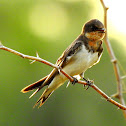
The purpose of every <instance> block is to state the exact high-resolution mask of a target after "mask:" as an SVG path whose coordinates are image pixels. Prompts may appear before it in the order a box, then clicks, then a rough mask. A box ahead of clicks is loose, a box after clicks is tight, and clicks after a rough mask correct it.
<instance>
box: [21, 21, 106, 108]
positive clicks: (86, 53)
mask: <svg viewBox="0 0 126 126" xmlns="http://www.w3.org/2000/svg"><path fill="white" fill-rule="evenodd" d="M104 35H105V28H104V25H103V23H102V22H101V21H99V20H98V19H91V20H89V21H88V22H86V23H85V24H84V25H83V27H82V31H81V34H80V35H79V36H78V37H77V38H76V39H75V40H74V41H73V42H72V43H71V44H70V45H69V46H68V48H67V49H66V50H65V51H64V52H63V53H62V55H61V56H60V57H59V58H58V60H57V61H56V64H55V65H57V66H59V67H60V68H62V70H63V71H65V72H66V73H67V74H68V75H70V76H71V77H73V78H74V79H75V80H77V79H81V78H84V73H85V71H86V70H87V69H88V68H91V67H92V66H93V65H95V64H97V63H98V62H99V60H100V58H101V55H102V52H103V47H102V43H103V41H102V40H103V38H104ZM67 80H68V78H67V77H66V76H65V75H63V74H62V73H61V72H60V71H59V70H58V69H56V68H54V69H53V70H52V71H51V72H50V74H48V75H47V76H45V77H43V78H42V79H40V80H38V81H36V82H35V83H33V84H30V85H28V86H26V87H25V88H23V89H22V90H21V92H22V93H27V92H29V91H32V90H33V89H36V91H35V92H34V93H33V94H32V95H31V96H30V97H29V98H31V97H32V96H34V95H35V94H36V93H37V92H38V91H40V90H41V89H42V88H43V87H44V86H46V89H45V90H44V92H43V93H42V95H41V96H40V98H39V99H38V101H37V102H36V104H35V105H34V106H33V107H36V106H37V105H38V104H39V103H40V104H39V107H41V106H42V105H43V104H44V103H45V101H47V99H48V98H49V97H50V95H51V94H52V93H53V92H54V91H55V90H56V89H57V88H59V87H60V86H61V85H63V84H64V83H65V81H67ZM85 80H86V79H85Z"/></svg>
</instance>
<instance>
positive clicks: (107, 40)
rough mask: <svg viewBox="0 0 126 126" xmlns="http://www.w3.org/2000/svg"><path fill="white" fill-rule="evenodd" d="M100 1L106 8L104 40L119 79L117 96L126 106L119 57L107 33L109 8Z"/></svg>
mask: <svg viewBox="0 0 126 126" xmlns="http://www.w3.org/2000/svg"><path fill="white" fill-rule="evenodd" d="M100 1H101V4H102V6H103V9H104V25H105V28H106V35H105V37H104V41H105V44H106V47H107V50H108V53H109V55H110V58H111V62H112V63H113V67H114V71H115V76H116V80H117V93H116V95H115V96H116V98H118V99H119V100H120V103H121V104H122V105H124V106H125V101H124V98H123V93H122V83H121V75H120V70H119V66H118V62H117V59H116V57H115V54H114V51H113V49H112V47H111V44H110V41H109V39H108V34H107V10H108V8H107V7H106V6H105V3H104V1H103V0H100ZM123 114H124V117H125V118H126V111H123Z"/></svg>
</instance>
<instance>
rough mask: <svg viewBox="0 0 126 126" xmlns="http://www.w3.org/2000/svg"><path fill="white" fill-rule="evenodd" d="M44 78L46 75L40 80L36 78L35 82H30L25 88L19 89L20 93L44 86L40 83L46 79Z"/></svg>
mask: <svg viewBox="0 0 126 126" xmlns="http://www.w3.org/2000/svg"><path fill="white" fill-rule="evenodd" d="M46 78H47V76H46V77H44V78H42V79H40V80H38V81H37V82H35V83H33V84H30V85H28V86H26V87H25V88H23V89H22V90H21V92H22V93H27V92H29V91H31V90H33V89H37V88H38V89H39V87H41V88H42V87H44V86H45V85H42V84H43V82H44V81H45V80H46ZM46 85H47V84H46Z"/></svg>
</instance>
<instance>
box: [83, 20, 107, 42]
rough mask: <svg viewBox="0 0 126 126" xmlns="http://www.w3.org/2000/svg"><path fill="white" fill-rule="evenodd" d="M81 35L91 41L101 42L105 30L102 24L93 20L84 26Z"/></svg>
mask: <svg viewBox="0 0 126 126" xmlns="http://www.w3.org/2000/svg"><path fill="white" fill-rule="evenodd" d="M82 34H84V36H85V37H86V38H88V39H89V40H92V41H97V40H101V39H103V37H104V35H105V28H104V25H103V24H102V22H100V21H99V20H97V19H93V20H90V21H88V22H87V23H86V24H85V25H84V27H83V29H82Z"/></svg>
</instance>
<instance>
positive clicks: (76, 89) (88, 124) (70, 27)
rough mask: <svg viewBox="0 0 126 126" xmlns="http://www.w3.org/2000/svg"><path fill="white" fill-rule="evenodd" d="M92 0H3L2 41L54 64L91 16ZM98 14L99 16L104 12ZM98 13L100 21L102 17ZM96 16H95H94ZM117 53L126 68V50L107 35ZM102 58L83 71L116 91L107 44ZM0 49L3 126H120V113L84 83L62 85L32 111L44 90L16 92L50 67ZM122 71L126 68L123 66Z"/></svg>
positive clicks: (104, 87)
mask: <svg viewBox="0 0 126 126" xmlns="http://www.w3.org/2000/svg"><path fill="white" fill-rule="evenodd" d="M94 6H98V5H97V4H94V2H91V1H90V2H89V1H88V0H84V1H73V2H68V1H67V0H64V1H63V0H53V1H51V0H41V1H40V0H36V1H35V0H18V1H17V0H13V1H8V0H1V1H0V40H1V41H2V43H3V44H4V45H5V46H7V47H10V48H13V49H15V50H17V51H19V52H22V53H24V54H28V55H34V56H35V53H36V51H37V52H38V53H39V55H40V57H41V58H43V59H46V60H48V61H50V62H52V63H55V61H56V59H57V58H58V57H59V56H60V55H61V53H62V52H63V51H64V50H65V49H66V47H67V46H68V45H69V44H70V43H71V42H72V41H73V40H74V39H75V38H76V37H77V36H78V35H79V34H80V32H81V28H82V26H83V24H84V22H86V21H88V20H90V19H91V16H90V15H92V14H93V11H94ZM99 11H101V17H103V15H102V14H103V11H102V10H99ZM101 17H100V19H101ZM96 18H99V17H96ZM110 40H111V42H112V43H111V44H112V47H113V49H114V51H115V54H116V56H117V57H118V59H119V61H120V62H121V63H122V66H123V67H124V68H125V67H126V64H125V63H126V62H125V61H126V59H125V56H126V51H125V52H123V50H122V48H123V47H122V45H121V44H120V43H119V42H118V41H117V40H115V39H114V36H113V37H111V38H110ZM103 46H104V53H103V56H102V58H101V61H100V63H99V64H97V65H96V66H93V67H92V68H91V69H89V70H88V71H87V72H86V73H85V77H86V78H90V79H94V81H95V84H96V85H97V86H98V87H99V88H101V89H102V90H103V91H104V92H105V93H107V94H108V95H111V94H114V93H115V92H116V79H115V75H114V72H113V66H112V64H111V62H110V58H109V56H108V53H107V50H106V47H105V45H103ZM29 63H30V61H29V60H27V59H22V58H21V57H18V56H16V55H14V54H11V53H9V52H6V51H3V50H0V125H1V126H41V125H42V126H50V125H51V126H59V125H60V126H68V125H72V126H77V125H79V126H83V125H85V126H119V125H120V126H124V125H125V124H126V122H125V119H124V117H123V114H122V111H121V110H118V109H117V107H116V106H114V105H112V104H111V103H108V102H106V100H104V99H103V98H102V97H101V96H100V95H99V94H98V93H97V92H96V91H94V90H93V89H92V88H89V89H88V90H87V91H85V90H84V89H83V86H82V85H79V84H76V85H75V86H72V85H70V86H69V87H68V88H66V84H67V83H65V84H64V85H63V86H61V87H60V88H59V89H58V90H56V91H55V92H54V93H53V95H52V96H51V97H50V98H49V99H48V101H47V102H46V103H45V104H44V105H43V106H42V107H41V108H40V109H37V108H35V109H33V108H32V107H33V105H34V103H35V102H36V101H37V99H38V98H39V96H40V95H41V93H42V91H40V92H39V93H38V94H36V95H35V96H34V97H33V98H32V99H28V97H29V96H30V95H31V93H32V92H30V93H27V94H22V93H20V90H21V89H22V88H23V87H25V86H27V85H29V84H31V83H33V82H35V81H37V80H39V79H40V78H42V77H43V76H45V75H47V74H49V72H50V71H51V70H52V68H51V67H49V66H46V65H45V64H41V63H38V62H36V63H34V64H32V65H30V64H29ZM124 70H126V69H124ZM125 99H126V96H125Z"/></svg>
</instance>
